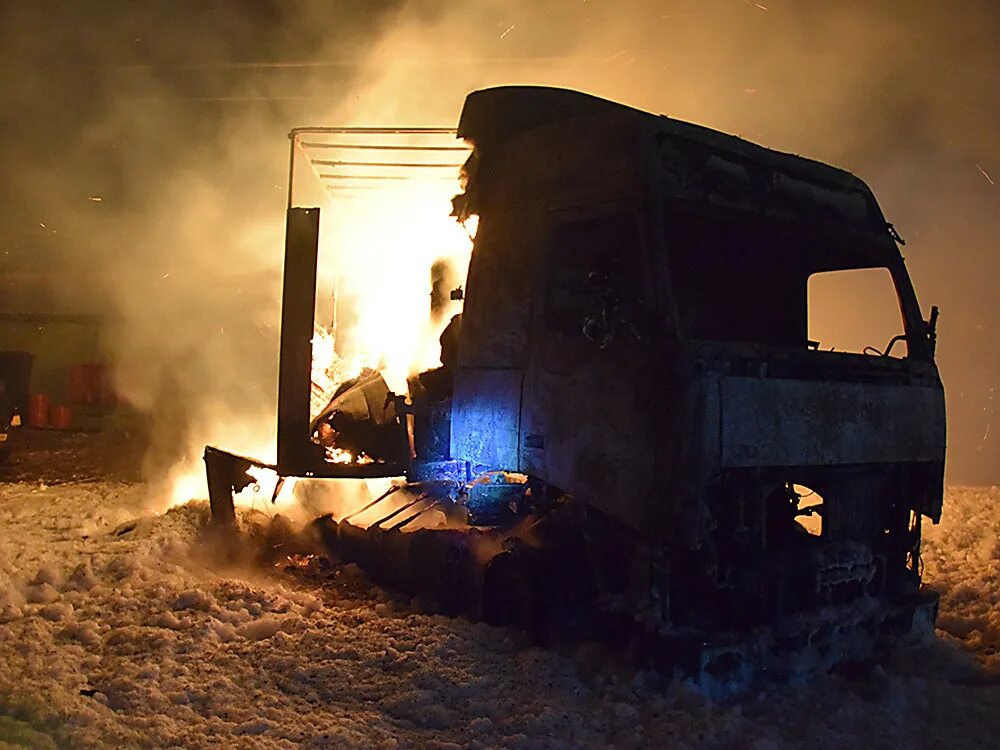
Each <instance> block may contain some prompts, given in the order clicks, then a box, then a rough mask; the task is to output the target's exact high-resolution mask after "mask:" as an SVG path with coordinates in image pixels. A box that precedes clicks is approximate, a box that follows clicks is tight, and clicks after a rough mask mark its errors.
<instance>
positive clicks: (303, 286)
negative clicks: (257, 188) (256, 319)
mask: <svg viewBox="0 0 1000 750" xmlns="http://www.w3.org/2000/svg"><path fill="white" fill-rule="evenodd" d="M318 247H319V209H318V208H290V209H288V214H287V220H286V225H285V271H284V281H283V287H282V294H281V355H280V357H281V359H280V364H279V369H278V467H279V471H280V472H281V473H283V474H296V473H301V472H303V471H305V470H306V469H307V468H308V465H309V459H310V457H311V456H312V455H313V452H312V451H311V450H310V445H311V443H310V439H309V399H310V394H311V391H312V337H313V325H314V321H315V317H316V261H317V254H318Z"/></svg>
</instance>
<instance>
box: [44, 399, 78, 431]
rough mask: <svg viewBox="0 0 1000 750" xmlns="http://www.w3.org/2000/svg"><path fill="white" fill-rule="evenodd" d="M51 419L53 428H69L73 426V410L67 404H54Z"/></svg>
mask: <svg viewBox="0 0 1000 750" xmlns="http://www.w3.org/2000/svg"><path fill="white" fill-rule="evenodd" d="M50 419H51V423H52V427H53V428H55V429H57V430H68V429H70V428H71V427H72V426H73V410H72V409H71V408H70V407H68V406H66V405H65V404H60V405H59V406H53V407H52V411H51V414H50Z"/></svg>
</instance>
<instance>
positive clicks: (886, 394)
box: [205, 87, 945, 681]
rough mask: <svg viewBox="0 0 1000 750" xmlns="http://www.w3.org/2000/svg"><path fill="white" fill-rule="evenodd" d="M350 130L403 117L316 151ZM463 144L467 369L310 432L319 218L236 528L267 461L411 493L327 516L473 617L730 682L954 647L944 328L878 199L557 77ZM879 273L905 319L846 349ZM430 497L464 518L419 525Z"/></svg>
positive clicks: (402, 577) (211, 466)
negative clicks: (944, 544)
mask: <svg viewBox="0 0 1000 750" xmlns="http://www.w3.org/2000/svg"><path fill="white" fill-rule="evenodd" d="M349 132H350V133H353V134H357V133H359V132H361V133H362V134H364V133H376V132H382V131H373V130H369V131H352V130H350V129H309V130H301V131H293V133H292V140H293V144H292V150H293V165H294V155H295V150H296V147H297V144H299V143H300V139H301V138H303V137H304V135H305V134H315V133H325V134H329V133H335V134H344V133H349ZM398 132H399V133H401V134H411V135H412V134H416V133H440V132H441V131H417V130H409V131H398ZM457 136H458V137H459V138H462V139H465V141H467V142H468V143H470V144H472V146H473V147H474V150H473V151H472V153H471V155H470V156H469V158H468V160H467V161H466V162H465V165H464V167H463V168H462V172H463V188H464V192H462V193H461V194H460V195H458V196H456V197H455V198H454V201H453V209H454V215H455V216H456V217H457V218H458V219H459V220H460V221H466V220H468V219H470V218H471V217H478V222H479V223H478V230H477V233H476V235H475V242H474V251H473V253H472V256H471V262H470V263H469V268H468V276H467V280H466V284H465V291H464V293H463V292H462V290H461V289H458V290H456V292H455V293H453V294H452V297H453V298H462V297H464V301H463V303H462V304H463V309H462V312H461V314H460V316H456V317H454V318H452V320H451V323H450V324H449V325H448V326H447V328H446V329H445V330H444V333H443V334H442V336H441V366H440V367H438V368H436V369H433V370H427V371H424V372H421V373H419V374H415V375H412V376H411V377H410V378H409V381H408V388H407V393H405V394H396V393H394V392H393V390H392V389H390V387H389V386H388V385H387V384H386V381H385V380H384V379H383V378H382V377H381V375H380V374H379V373H378V372H375V371H371V370H369V371H364V372H362V373H361V374H360V375H358V376H356V377H355V378H353V379H351V380H348V381H347V382H344V383H343V384H340V386H339V388H337V389H336V390H335V392H334V393H333V396H332V398H331V399H330V400H329V402H328V403H327V404H326V406H325V407H324V408H323V409H321V410H320V411H319V412H318V413H317V414H315V415H314V416H313V418H312V419H310V408H309V407H310V396H311V386H312V383H311V382H310V372H311V369H312V357H313V351H312V347H311V345H310V341H311V339H312V338H313V332H314V318H315V296H316V295H315V290H316V264H317V244H318V237H319V213H320V211H319V209H317V208H292V207H291V204H290V208H289V211H288V223H287V238H286V255H285V277H284V297H283V312H282V344H281V370H280V385H279V413H278V460H277V463H276V465H273V466H272V465H268V464H265V463H263V462H261V461H258V460H256V459H252V458H243V457H239V456H234V455H232V454H229V453H226V452H224V451H220V450H218V449H216V448H211V447H209V448H207V449H206V455H205V458H206V464H207V468H208V477H209V487H210V494H211V504H212V513H213V518H214V519H215V521H216V522H217V523H218V524H221V525H224V526H225V525H232V524H234V523H235V513H234V507H233V492H234V491H235V490H239V489H240V488H241V487H244V486H246V485H247V484H249V483H251V482H253V481H254V480H253V477H252V476H250V475H247V474H246V471H247V470H248V469H250V468H251V467H252V466H257V467H267V468H270V469H273V470H274V471H276V472H277V473H278V475H279V476H281V477H287V476H299V477H306V476H308V477H317V478H322V477H356V478H362V477H404V476H405V477H406V481H405V482H404V481H400V482H397V483H396V484H394V485H393V486H392V487H390V488H389V489H388V490H387V491H386V492H385V493H384V494H383V495H381V496H380V497H376V498H374V499H373V500H372V501H371V502H368V503H365V504H363V505H362V506H361V507H359V508H358V509H356V510H355V511H354V512H352V513H350V514H347V515H345V516H344V517H342V518H340V519H334V518H332V517H325V518H320V519H318V520H317V521H316V523H315V526H316V528H317V529H318V530H319V532H320V535H321V537H322V538H323V539H324V540H325V542H326V545H327V547H328V548H329V549H331V550H333V551H334V552H335V553H336V554H339V555H341V556H342V557H345V558H347V559H352V560H356V561H358V562H359V563H361V564H362V565H363V566H364V567H366V568H367V569H368V570H370V571H371V572H372V573H373V575H376V576H377V577H380V578H381V579H383V580H384V581H387V582H389V583H391V584H394V585H396V586H399V587H401V588H403V589H405V590H408V591H410V592H412V593H428V594H430V595H432V596H434V597H435V598H436V599H437V600H438V601H439V602H441V603H442V607H443V608H444V609H445V610H447V611H449V612H454V613H465V614H468V615H471V616H474V617H481V618H484V619H486V620H487V621H489V622H494V623H498V624H517V625H521V626H523V627H527V628H529V629H531V630H532V631H533V632H535V633H536V634H538V635H539V636H541V637H543V638H558V637H560V636H561V635H562V634H564V633H574V634H575V633H580V632H583V633H585V634H599V635H602V636H607V635H609V634H611V635H613V636H614V637H619V638H625V639H627V640H628V641H629V642H630V643H631V645H632V646H633V647H634V648H635V649H637V650H638V652H639V653H641V654H643V655H645V656H648V657H649V658H650V659H652V660H654V661H656V662H657V663H658V664H659V665H660V666H661V667H663V668H665V669H668V670H669V669H675V670H677V671H679V672H685V673H689V674H691V673H693V674H695V675H697V676H699V677H701V678H704V679H712V678H713V677H726V678H727V679H728V678H730V677H736V678H739V679H741V680H744V681H745V680H746V679H751V678H752V677H753V676H754V675H758V674H761V673H763V672H767V673H770V674H775V675H781V674H787V673H791V672H798V671H801V670H808V669H818V668H827V667H829V666H832V665H834V664H836V663H838V662H840V661H843V660H854V659H865V658H868V657H869V656H871V655H872V654H873V653H874V652H876V650H877V649H879V648H880V647H881V646H883V645H884V644H886V643H889V642H892V641H894V640H896V639H898V638H899V637H904V636H907V635H908V634H909V635H913V634H919V633H920V632H921V631H926V630H927V629H928V628H929V627H930V626H931V624H932V623H933V620H934V617H935V615H936V607H937V599H936V596H935V595H934V594H933V593H932V592H928V591H926V590H925V589H923V588H922V587H921V562H920V529H921V520H922V518H923V517H928V518H930V519H931V520H933V521H935V522H936V521H937V520H939V517H940V513H941V504H942V489H943V488H942V484H943V469H944V446H945V435H944V433H945V425H944V395H943V388H942V385H941V381H940V378H939V376H938V371H937V368H936V366H935V362H934V348H935V324H936V317H937V311H936V308H935V309H933V310H932V312H931V314H930V316H929V319H928V320H926V321H925V320H924V318H923V316H922V314H921V312H920V308H919V306H918V303H917V299H916V296H915V294H914V291H913V288H912V285H911V282H910V279H909V276H908V274H907V271H906V269H905V267H904V264H903V259H902V257H901V255H900V253H899V250H898V248H897V242H901V239H900V238H899V236H898V235H897V234H896V233H895V231H894V230H893V228H892V226H891V225H890V224H888V223H887V222H886V220H885V218H884V217H883V215H882V212H881V210H880V209H879V207H878V204H877V203H876V201H875V199H874V197H873V195H872V193H871V191H870V190H869V189H868V187H867V186H866V185H865V184H864V183H863V182H862V181H860V180H859V179H857V178H856V177H854V176H852V175H851V174H848V173H847V172H844V171H841V170H839V169H835V168H833V167H830V166H827V165H824V164H821V163H818V162H814V161H810V160H808V159H804V158H801V157H798V156H793V155H789V154H784V153H779V152H776V151H772V150H769V149H766V148H763V147H760V146H756V145H754V144H751V143H749V142H746V141H744V140H741V139H739V138H736V137H733V136H729V135H724V134H722V133H718V132H715V131H712V130H709V129H707V128H704V127H700V126H696V125H692V124H688V123H684V122H680V121H677V120H673V119H670V118H667V117H663V116H655V115H652V114H648V113H645V112H641V111H638V110H635V109H631V108H629V107H626V106H623V105H620V104H616V103H613V102H609V101H605V100H601V99H598V98H595V97H592V96H589V95H585V94H581V93H578V92H573V91H565V90H558V89H550V88H532V87H503V88H496V89H488V90H484V91H479V92H475V93H473V94H470V95H469V97H468V98H467V100H466V103H465V108H464V110H463V112H462V116H461V120H460V122H459V126H458V130H457ZM342 147H343V148H348V147H349V146H342ZM354 148H366V146H362V145H357V146H354ZM367 148H373V149H375V148H387V147H385V146H367ZM388 148H396V149H399V150H401V151H404V152H406V151H407V150H413V151H419V150H420V149H429V150H431V151H432V152H433V150H434V149H441V150H446V149H447V148H451V147H440V146H419V145H417V146H415V145H402V146H395V147H388ZM313 163H314V165H315V163H316V160H314V162H313ZM327 164H329V165H340V166H344V165H351V164H354V165H369V166H370V165H380V166H385V167H389V166H396V167H404V166H411V167H412V166H433V165H430V164H427V163H423V162H421V163H408V162H403V161H401V162H385V161H382V162H361V161H358V162H350V161H347V160H344V161H339V162H327ZM436 166H446V165H436ZM292 182H293V184H294V179H293V181H292ZM859 269H882V271H883V272H884V273H885V274H887V275H888V276H889V277H890V278H891V281H892V285H893V286H894V289H895V298H896V300H898V312H899V320H900V321H901V331H900V332H899V333H898V335H896V336H894V337H892V338H891V340H889V341H888V342H887V343H886V344H885V348H884V349H878V348H875V347H873V346H868V347H866V348H865V349H864V351H862V352H850V351H835V350H832V349H829V350H826V349H823V348H822V346H823V342H816V341H810V340H809V328H808V322H809V321H808V314H807V312H808V310H809V300H808V295H809V290H810V289H811V286H810V283H809V282H810V279H812V278H814V277H818V276H823V275H826V274H832V273H837V272H844V271H852V270H859ZM445 276H446V274H444V273H443V272H441V270H440V268H439V269H438V272H437V276H436V278H437V283H436V284H435V288H434V289H433V290H432V291H433V294H432V300H436V304H437V307H438V309H439V310H440V308H441V300H442V299H443V297H444V295H445V294H446V292H443V291H442V289H443V288H444V287H443V286H442V285H445V286H446V282H445V280H444V279H445ZM868 343H882V342H881V341H879V342H868ZM276 492H277V490H276ZM432 510H433V511H434V512H436V513H439V514H440V513H443V514H444V516H445V517H446V519H447V522H446V523H445V524H442V525H440V527H434V526H433V525H428V524H420V521H419V519H421V518H426V516H427V514H428V513H429V512H430V511H432ZM359 516H365V517H366V518H368V519H369V520H368V522H367V523H364V524H361V523H358V520H357V519H358V518H359Z"/></svg>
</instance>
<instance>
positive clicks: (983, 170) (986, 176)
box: [976, 164, 996, 185]
mask: <svg viewBox="0 0 1000 750" xmlns="http://www.w3.org/2000/svg"><path fill="white" fill-rule="evenodd" d="M976 169H978V170H979V171H980V173H981V174H982V175H983V177H985V178H986V179H987V180H988V181H989V183H990V184H991V185H996V183H995V182H993V178H992V177H990V176H989V175H988V174H987V173H986V170H985V169H983V168H982V167H981V166H979V165H978V164H977V165H976Z"/></svg>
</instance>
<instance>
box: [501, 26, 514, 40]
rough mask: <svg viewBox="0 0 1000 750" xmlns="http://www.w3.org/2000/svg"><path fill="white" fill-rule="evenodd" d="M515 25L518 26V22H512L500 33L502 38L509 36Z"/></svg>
mask: <svg viewBox="0 0 1000 750" xmlns="http://www.w3.org/2000/svg"><path fill="white" fill-rule="evenodd" d="M515 26H517V24H516V23H512V24H511V25H510V26H508V27H507V30H506V31H505V32H504V33H502V34H501V35H500V38H501V39H503V38H504V37H505V36H507V35H508V34H509V33H510V32H512V31H513V30H514V27H515Z"/></svg>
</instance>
